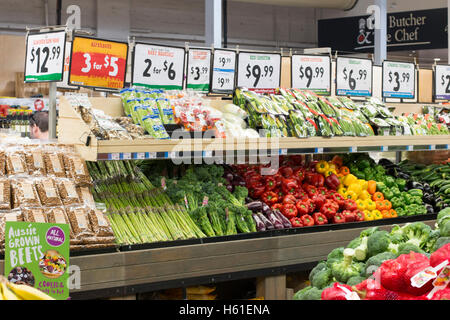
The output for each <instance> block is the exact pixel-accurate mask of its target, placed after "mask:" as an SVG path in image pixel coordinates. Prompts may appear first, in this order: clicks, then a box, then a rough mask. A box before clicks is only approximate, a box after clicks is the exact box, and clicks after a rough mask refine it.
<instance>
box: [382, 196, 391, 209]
mask: <svg viewBox="0 0 450 320" xmlns="http://www.w3.org/2000/svg"><path fill="white" fill-rule="evenodd" d="M383 205H384V207H385V208H386V210H391V209H392V203H391V202H390V201H389V200H386V199H384V200H383Z"/></svg>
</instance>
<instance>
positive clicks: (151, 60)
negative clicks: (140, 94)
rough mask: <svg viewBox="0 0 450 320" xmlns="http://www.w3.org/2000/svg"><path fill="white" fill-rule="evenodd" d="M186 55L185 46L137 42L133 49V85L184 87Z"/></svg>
mask: <svg viewBox="0 0 450 320" xmlns="http://www.w3.org/2000/svg"><path fill="white" fill-rule="evenodd" d="M184 57H185V50H184V48H179V47H167V46H158V45H153V44H145V43H136V45H135V46H134V51H133V67H132V70H133V76H132V83H133V85H135V86H140V87H145V88H153V89H166V90H181V89H183V80H184Z"/></svg>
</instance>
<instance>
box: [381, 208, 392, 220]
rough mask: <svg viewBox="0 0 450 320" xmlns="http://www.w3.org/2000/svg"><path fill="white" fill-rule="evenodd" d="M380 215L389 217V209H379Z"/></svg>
mask: <svg viewBox="0 0 450 320" xmlns="http://www.w3.org/2000/svg"><path fill="white" fill-rule="evenodd" d="M381 215H382V216H383V219H385V218H390V217H391V216H390V214H389V210H383V211H381Z"/></svg>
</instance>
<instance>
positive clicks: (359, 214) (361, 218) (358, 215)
mask: <svg viewBox="0 0 450 320" xmlns="http://www.w3.org/2000/svg"><path fill="white" fill-rule="evenodd" d="M353 213H354V214H355V221H357V222H360V221H364V213H363V212H362V211H361V210H355V211H353Z"/></svg>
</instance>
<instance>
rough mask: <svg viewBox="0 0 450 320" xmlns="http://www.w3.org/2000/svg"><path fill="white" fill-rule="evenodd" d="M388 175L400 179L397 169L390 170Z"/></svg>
mask: <svg viewBox="0 0 450 320" xmlns="http://www.w3.org/2000/svg"><path fill="white" fill-rule="evenodd" d="M386 173H387V174H388V175H390V176H393V177H394V178H398V172H397V169H396V168H389V169H388V170H387V172H386Z"/></svg>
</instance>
